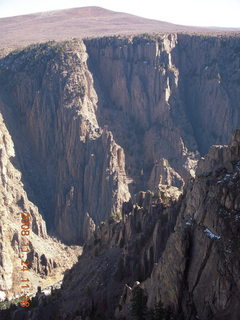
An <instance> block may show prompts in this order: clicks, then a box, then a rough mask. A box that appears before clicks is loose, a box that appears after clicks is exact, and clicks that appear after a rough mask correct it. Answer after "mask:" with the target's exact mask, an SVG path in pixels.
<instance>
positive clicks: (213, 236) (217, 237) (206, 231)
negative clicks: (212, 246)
mask: <svg viewBox="0 0 240 320" xmlns="http://www.w3.org/2000/svg"><path fill="white" fill-rule="evenodd" d="M203 232H204V233H206V234H207V236H208V237H209V238H211V239H217V240H219V239H220V238H221V237H220V236H219V235H217V234H215V233H213V232H212V231H211V230H209V229H208V228H206V229H205V230H204V231H203Z"/></svg>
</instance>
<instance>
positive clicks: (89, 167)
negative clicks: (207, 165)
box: [0, 34, 240, 243]
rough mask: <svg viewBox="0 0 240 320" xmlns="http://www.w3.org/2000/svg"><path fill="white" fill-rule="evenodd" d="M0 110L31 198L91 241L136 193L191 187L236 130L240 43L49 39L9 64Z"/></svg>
mask: <svg viewBox="0 0 240 320" xmlns="http://www.w3.org/2000/svg"><path fill="white" fill-rule="evenodd" d="M0 66H1V74H0V82H1V106H2V107H1V109H2V114H3V117H4V118H5V121H6V123H7V127H8V129H9V132H10V134H11V136H12V138H13V140H14V143H15V146H16V152H17V155H18V157H19V159H20V168H19V169H20V171H21V172H22V174H23V180H24V183H25V185H26V189H27V190H28V194H29V196H30V199H31V200H32V201H33V202H34V203H36V205H37V206H38V207H39V208H40V209H41V212H42V213H43V215H44V217H45V219H46V221H47V225H48V226H49V229H51V230H54V232H56V233H57V234H58V235H59V236H60V237H61V238H62V239H63V240H64V241H67V242H69V243H79V242H81V241H83V240H84V239H83V230H82V226H83V224H84V220H85V219H87V218H86V217H88V214H89V215H90V217H92V218H93V220H94V221H95V223H99V222H100V221H102V220H104V219H106V218H107V217H108V216H110V215H111V214H114V215H117V214H118V213H119V212H120V209H121V204H122V203H123V202H124V201H127V200H128V199H129V197H130V193H129V190H130V192H132V193H134V192H137V191H139V190H146V189H149V188H150V189H152V190H155V189H157V187H158V185H159V183H162V184H172V185H174V186H178V187H179V186H182V185H183V183H184V181H186V180H187V179H188V178H189V177H191V176H193V175H194V170H195V166H196V162H197V160H198V159H199V156H200V155H204V154H205V153H206V152H207V150H208V148H209V146H210V145H211V144H213V143H226V141H227V140H228V139H229V137H230V135H231V133H232V131H233V130H234V128H236V127H237V126H238V125H239V121H240V117H239V101H240V99H239V98H240V97H239V94H240V93H239V90H238V86H239V81H240V80H239V79H240V69H239V67H240V65H239V39H238V38H232V37H205V36H190V35H177V34H166V35H162V36H142V37H126V38H120V37H105V38H99V39H89V40H84V42H82V41H80V40H72V41H69V42H63V43H59V44H57V43H54V42H48V43H46V44H40V45H35V46H30V47H28V48H26V49H24V50H22V51H19V52H13V53H11V54H10V55H8V56H7V57H5V58H3V59H1V62H0Z"/></svg>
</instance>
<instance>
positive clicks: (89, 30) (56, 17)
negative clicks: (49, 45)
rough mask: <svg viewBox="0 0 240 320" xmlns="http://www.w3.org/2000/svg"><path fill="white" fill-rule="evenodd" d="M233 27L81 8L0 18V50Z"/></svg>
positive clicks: (210, 31)
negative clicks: (53, 42)
mask: <svg viewBox="0 0 240 320" xmlns="http://www.w3.org/2000/svg"><path fill="white" fill-rule="evenodd" d="M232 31H234V30H233V29H232V30H231V29H222V30H221V29H214V28H203V27H202V28H200V27H187V26H181V25H175V24H172V23H168V22H163V21H157V20H151V19H145V18H142V17H138V16H134V15H131V14H126V13H123V12H115V11H111V10H106V9H103V8H100V7H82V8H73V9H65V10H58V11H49V12H40V13H35V14H28V15H23V16H16V17H9V18H1V19H0V49H2V48H5V49H6V48H16V47H22V46H25V45H28V44H30V43H36V42H45V41H48V40H58V41H61V40H66V39H71V38H73V37H77V38H79V37H81V38H82V37H89V36H90V37H91V36H104V35H114V34H128V35H129V34H136V33H144V32H158V33H159V32H161V33H166V32H189V33H194V32H202V33H229V32H232Z"/></svg>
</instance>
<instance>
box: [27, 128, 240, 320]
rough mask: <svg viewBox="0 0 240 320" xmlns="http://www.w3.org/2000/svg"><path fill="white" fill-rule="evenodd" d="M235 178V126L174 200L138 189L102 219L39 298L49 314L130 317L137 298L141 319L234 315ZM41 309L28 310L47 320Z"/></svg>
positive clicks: (239, 148)
mask: <svg viewBox="0 0 240 320" xmlns="http://www.w3.org/2000/svg"><path fill="white" fill-rule="evenodd" d="M239 183H240V131H238V132H237V133H236V134H235V135H234V137H233V140H232V143H231V145H229V146H213V147H212V148H211V149H210V152H209V154H208V155H207V156H206V158H205V159H202V160H201V162H200V163H199V167H198V171H197V177H196V179H195V180H193V181H191V182H189V184H188V186H187V187H186V188H185V191H184V193H183V196H181V197H180V198H179V200H177V199H178V196H179V194H178V193H177V192H176V190H175V189H174V188H169V187H168V189H165V192H164V193H162V192H160V194H159V195H153V194H151V193H150V192H147V193H140V194H138V196H137V198H136V203H135V204H134V205H133V207H132V205H130V203H128V205H126V206H125V211H124V217H123V221H119V222H116V221H115V222H114V221H113V220H109V221H108V222H105V223H104V224H102V225H101V226H100V227H99V228H98V229H97V231H96V232H95V234H94V236H93V238H92V240H91V241H89V242H88V243H87V245H86V246H85V248H84V252H83V255H82V256H81V257H80V259H79V262H78V263H77V264H76V265H75V266H74V267H73V268H72V269H71V270H70V271H69V272H68V273H67V274H66V276H65V278H64V282H63V289H62V290H60V292H59V293H58V294H59V295H58V300H56V295H55V296H53V297H49V298H45V302H46V304H47V305H49V308H52V309H51V312H50V313H53V312H54V310H55V308H56V309H57V310H58V313H57V319H59V320H60V319H79V317H80V316H82V318H81V319H132V314H131V308H132V306H133V303H140V302H139V301H141V303H140V305H141V307H142V308H139V305H138V310H142V312H143V313H142V315H141V319H149V318H150V319H159V317H160V315H161V314H162V316H163V314H164V313H165V314H166V313H167V314H168V315H170V314H172V316H171V318H169V319H189V320H193V319H209V320H210V319H211V320H225V319H231V320H237V319H238V318H239V311H240V309H239V308H240V307H239V303H238V297H239V293H240V292H239V291H240V287H239V263H240V260H239V228H240V222H239V219H240V217H239V212H240V211H239V208H240V202H239V201H240V198H239V188H240V185H239ZM162 191H163V190H162ZM166 191H167V193H166ZM164 194H165V198H163V195H164ZM159 196H161V197H159ZM137 280H138V281H140V282H141V283H137V282H136V283H135V281H137ZM134 283H135V285H134ZM133 285H134V289H133V288H132V287H133ZM136 287H138V288H139V289H138V290H140V293H141V295H140V294H139V291H138V294H139V295H138V298H137V299H138V300H134V299H136ZM134 292H135V293H134ZM139 296H140V297H144V296H145V299H142V300H139ZM134 297H135V298H134ZM144 301H145V302H144ZM63 302H64V303H63ZM160 303H161V304H162V307H160ZM144 304H145V308H143V305H144ZM157 306H159V307H157ZM44 308H45V309H44ZM46 309H48V308H46V305H45V306H44V304H42V305H40V306H39V307H37V308H35V309H32V310H31V315H32V316H34V319H40V318H39V315H46V317H45V319H50V317H48V316H47V313H46V311H44V310H46ZM49 310H50V309H48V312H49ZM135 310H136V309H135ZM28 315H30V313H28ZM26 316H27V314H26ZM160 319H161V318H160Z"/></svg>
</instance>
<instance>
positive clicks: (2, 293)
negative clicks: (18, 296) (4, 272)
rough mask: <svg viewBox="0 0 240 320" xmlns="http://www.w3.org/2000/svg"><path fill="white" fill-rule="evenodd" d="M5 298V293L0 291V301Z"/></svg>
mask: <svg viewBox="0 0 240 320" xmlns="http://www.w3.org/2000/svg"><path fill="white" fill-rule="evenodd" d="M5 299H6V293H5V292H4V291H0V301H4V300H5Z"/></svg>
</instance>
